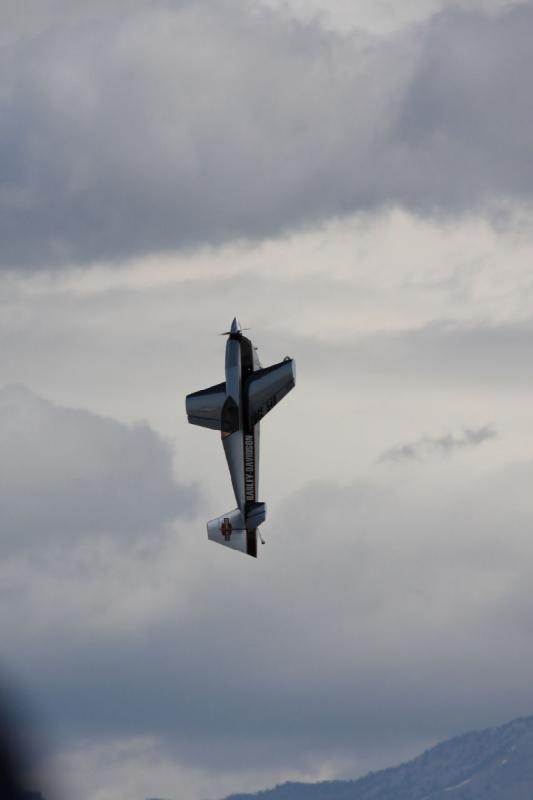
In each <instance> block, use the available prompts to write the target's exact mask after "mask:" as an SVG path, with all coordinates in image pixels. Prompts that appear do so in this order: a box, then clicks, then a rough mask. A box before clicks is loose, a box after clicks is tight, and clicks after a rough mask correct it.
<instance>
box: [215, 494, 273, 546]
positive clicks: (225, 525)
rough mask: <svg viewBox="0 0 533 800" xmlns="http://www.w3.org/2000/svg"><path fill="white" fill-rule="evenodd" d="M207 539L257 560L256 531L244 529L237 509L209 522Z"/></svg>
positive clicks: (241, 517) (243, 523) (242, 520)
mask: <svg viewBox="0 0 533 800" xmlns="http://www.w3.org/2000/svg"><path fill="white" fill-rule="evenodd" d="M256 505H263V504H262V503H258V504H256ZM207 537H208V539H211V541H212V542H218V544H224V545H226V547H231V548H232V549H233V550H240V551H241V553H246V554H247V555H249V556H253V557H254V558H257V531H256V530H255V528H253V529H251V530H250V529H249V530H247V529H246V525H245V522H244V519H243V516H242V514H241V512H240V511H239V509H238V508H235V509H234V510H233V511H228V512H227V513H226V514H223V515H222V516H221V517H217V518H216V519H212V520H210V521H209V522H208V523H207Z"/></svg>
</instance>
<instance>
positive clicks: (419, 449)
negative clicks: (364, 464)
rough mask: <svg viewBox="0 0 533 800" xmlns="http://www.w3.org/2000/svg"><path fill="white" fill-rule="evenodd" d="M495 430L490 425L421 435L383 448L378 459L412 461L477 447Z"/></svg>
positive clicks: (398, 461)
mask: <svg viewBox="0 0 533 800" xmlns="http://www.w3.org/2000/svg"><path fill="white" fill-rule="evenodd" d="M496 435H497V434H496V431H495V430H493V429H492V428H491V427H490V425H484V426H483V427H481V428H465V429H464V431H463V433H462V435H460V436H454V435H453V434H451V433H447V434H445V435H444V436H435V437H431V436H423V437H422V438H420V439H416V441H414V442H405V443H404V444H398V445H395V446H394V447H391V448H389V449H388V450H385V452H384V453H382V455H381V456H380V459H379V460H380V461H392V462H393V463H400V462H402V461H413V460H417V459H423V458H425V457H427V456H431V455H435V454H436V455H450V454H451V453H453V452H454V451H455V450H464V449H465V448H471V447H477V446H478V445H480V444H483V442H486V441H488V440H489V439H494V438H495V436H496Z"/></svg>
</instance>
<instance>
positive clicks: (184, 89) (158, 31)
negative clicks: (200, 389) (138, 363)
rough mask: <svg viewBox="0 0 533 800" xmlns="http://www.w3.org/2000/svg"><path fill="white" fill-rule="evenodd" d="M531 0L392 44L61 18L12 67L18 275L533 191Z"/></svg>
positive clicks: (10, 252) (254, 16)
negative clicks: (397, 209) (347, 217)
mask: <svg viewBox="0 0 533 800" xmlns="http://www.w3.org/2000/svg"><path fill="white" fill-rule="evenodd" d="M532 28H533V9H532V7H531V5H530V4H524V5H522V6H518V7H515V8H512V9H511V10H509V11H507V12H505V13H501V14H499V15H491V16H487V17H485V16H484V15H483V14H482V13H471V14H468V13H464V12H460V11H458V10H451V11H449V12H445V13H442V14H439V15H437V16H436V17H435V18H434V19H433V20H431V21H430V22H428V23H427V24H424V25H422V26H420V27H419V28H418V29H417V30H416V31H415V32H410V33H408V34H402V35H398V36H397V37H395V38H389V39H372V38H371V37H369V36H367V35H363V34H353V35H350V36H340V35H338V34H334V33H328V32H326V31H324V30H322V29H321V28H320V27H318V26H317V25H313V24H308V25H304V24H298V23H296V22H294V21H291V20H290V19H289V18H288V17H284V16H283V15H282V14H281V13H277V14H276V13H271V12H269V11H267V10H265V9H260V8H258V7H253V6H250V4H247V3H244V2H238V1H237V0H228V1H227V2H223V3H210V2H207V0H205V1H202V2H195V3H182V4H179V5H177V6H175V5H174V6H172V5H170V4H164V3H161V4H159V5H154V6H151V7H150V9H148V10H145V11H141V12H139V11H135V10H133V11H130V12H127V13H125V14H121V15H120V16H118V15H115V16H113V15H112V14H106V15H103V16H102V17H101V19H99V20H98V19H97V20H81V21H79V22H78V23H77V24H72V25H70V26H68V25H63V26H61V25H59V24H58V25H56V26H55V27H53V28H51V29H49V30H46V31H44V32H43V33H41V34H40V35H38V36H35V37H33V38H25V39H21V40H20V41H17V42H14V43H12V44H11V45H10V46H6V47H4V48H3V50H2V53H1V55H0V74H1V76H2V78H1V86H0V114H1V116H2V120H3V126H2V132H1V134H0V163H1V164H2V173H1V184H0V186H1V188H0V211H1V214H0V220H1V223H0V236H1V237H2V242H3V248H2V265H3V266H4V267H8V268H9V267H11V266H20V265H24V264H25V265H29V266H38V265H39V264H51V265H54V264H61V263H69V262H72V261H74V262H86V261H91V260H94V259H100V258H110V259H113V258H122V257H127V256H130V255H133V254H139V253H146V252H153V251H161V250H169V249H173V248H179V247H186V246H194V245H197V244H200V243H216V242H220V241H223V240H228V239H239V238H243V237H244V238H256V237H264V236H270V235H275V234H279V233H280V232H282V231H286V230H288V229H291V228H294V227H298V226H302V225H308V224H314V223H316V222H318V221H320V220H322V219H325V218H327V217H331V216H335V215H339V214H343V213H346V212H349V211H354V210H355V211H357V210H372V209H375V208H377V207H381V206H386V205H390V204H396V203H397V204H402V205H405V206H407V207H409V208H411V209H415V210H416V211H420V212H423V213H433V212H436V211H442V212H449V213H455V212H461V211H464V210H465V209H472V208H476V209H479V208H482V207H484V206H485V204H486V203H489V202H491V201H493V200H498V198H501V197H502V196H503V197H509V196H511V197H514V198H519V199H520V198H522V199H525V200H527V201H529V200H530V199H531V193H532V188H533V181H532V175H531V168H530V159H529V143H530V141H531V138H532V133H533V118H532V114H531V111H530V104H528V103H527V102H525V101H524V97H525V96H526V95H527V92H528V76H529V74H530V73H531V71H532V70H533V63H532V61H533V55H532V51H531V48H530V46H529V42H530V36H531V30H532Z"/></svg>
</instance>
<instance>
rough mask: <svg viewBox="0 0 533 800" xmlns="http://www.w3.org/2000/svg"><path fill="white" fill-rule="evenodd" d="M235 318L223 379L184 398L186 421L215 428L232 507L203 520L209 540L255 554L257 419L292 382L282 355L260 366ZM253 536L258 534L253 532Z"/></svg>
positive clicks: (260, 507) (260, 513)
mask: <svg viewBox="0 0 533 800" xmlns="http://www.w3.org/2000/svg"><path fill="white" fill-rule="evenodd" d="M242 330H243V329H242V328H241V326H240V324H239V321H238V320H237V318H236V317H235V319H234V320H233V322H232V323H231V330H229V331H226V333H225V334H222V335H224V336H228V341H227V343H226V381H225V383H219V384H217V385H216V386H211V387H210V388H209V389H202V390H201V391H199V392H193V394H188V395H187V397H186V402H185V405H186V408H187V417H188V420H189V422H190V423H191V424H192V425H202V426H203V427H204V428H211V429H212V430H215V431H220V432H221V435H222V444H223V445H224V452H225V453H226V459H227V462H228V467H229V471H230V475H231V482H232V484H233V491H234V493H235V500H236V501H237V508H236V509H235V510H234V511H228V512H227V513H226V514H223V515H222V516H221V517H217V519H212V520H210V522H208V523H207V535H208V537H209V539H211V540H212V541H214V542H218V543H219V544H225V545H227V546H228V547H232V548H233V549H234V550H240V551H241V552H243V553H247V554H248V555H249V556H253V557H254V558H257V538H258V535H259V532H258V528H259V525H261V524H262V523H263V522H264V521H265V517H266V506H265V503H261V502H259V501H258V499H257V487H258V482H259V422H260V420H261V419H262V418H263V417H264V416H265V414H268V412H269V411H270V409H271V408H274V406H275V405H276V403H279V401H280V400H281V399H282V397H285V395H286V394H287V393H288V392H290V390H291V389H292V388H293V386H294V382H295V369H294V367H295V364H294V361H293V359H292V358H289V357H288V356H287V357H286V358H284V359H283V361H281V362H280V363H279V364H273V365H272V366H271V367H265V368H264V369H263V368H262V367H261V364H260V362H259V358H258V357H257V348H256V347H254V346H253V344H252V342H251V341H250V339H247V338H246V336H243V333H242ZM259 538H261V537H260V536H259Z"/></svg>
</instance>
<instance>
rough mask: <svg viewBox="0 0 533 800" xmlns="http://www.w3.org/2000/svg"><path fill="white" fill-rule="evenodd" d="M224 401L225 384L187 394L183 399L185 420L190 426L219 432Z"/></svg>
mask: <svg viewBox="0 0 533 800" xmlns="http://www.w3.org/2000/svg"><path fill="white" fill-rule="evenodd" d="M225 401H226V384H225V383H218V384H217V385H216V386H210V387H209V389H201V390H200V391H199V392H193V393H192V394H188V395H187V397H186V398H185V406H186V408H187V418H188V420H189V422H190V423H191V425H201V426H202V427H203V428H211V429H212V430H214V431H219V430H220V429H221V425H222V422H221V420H222V407H223V405H224V403H225Z"/></svg>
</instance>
